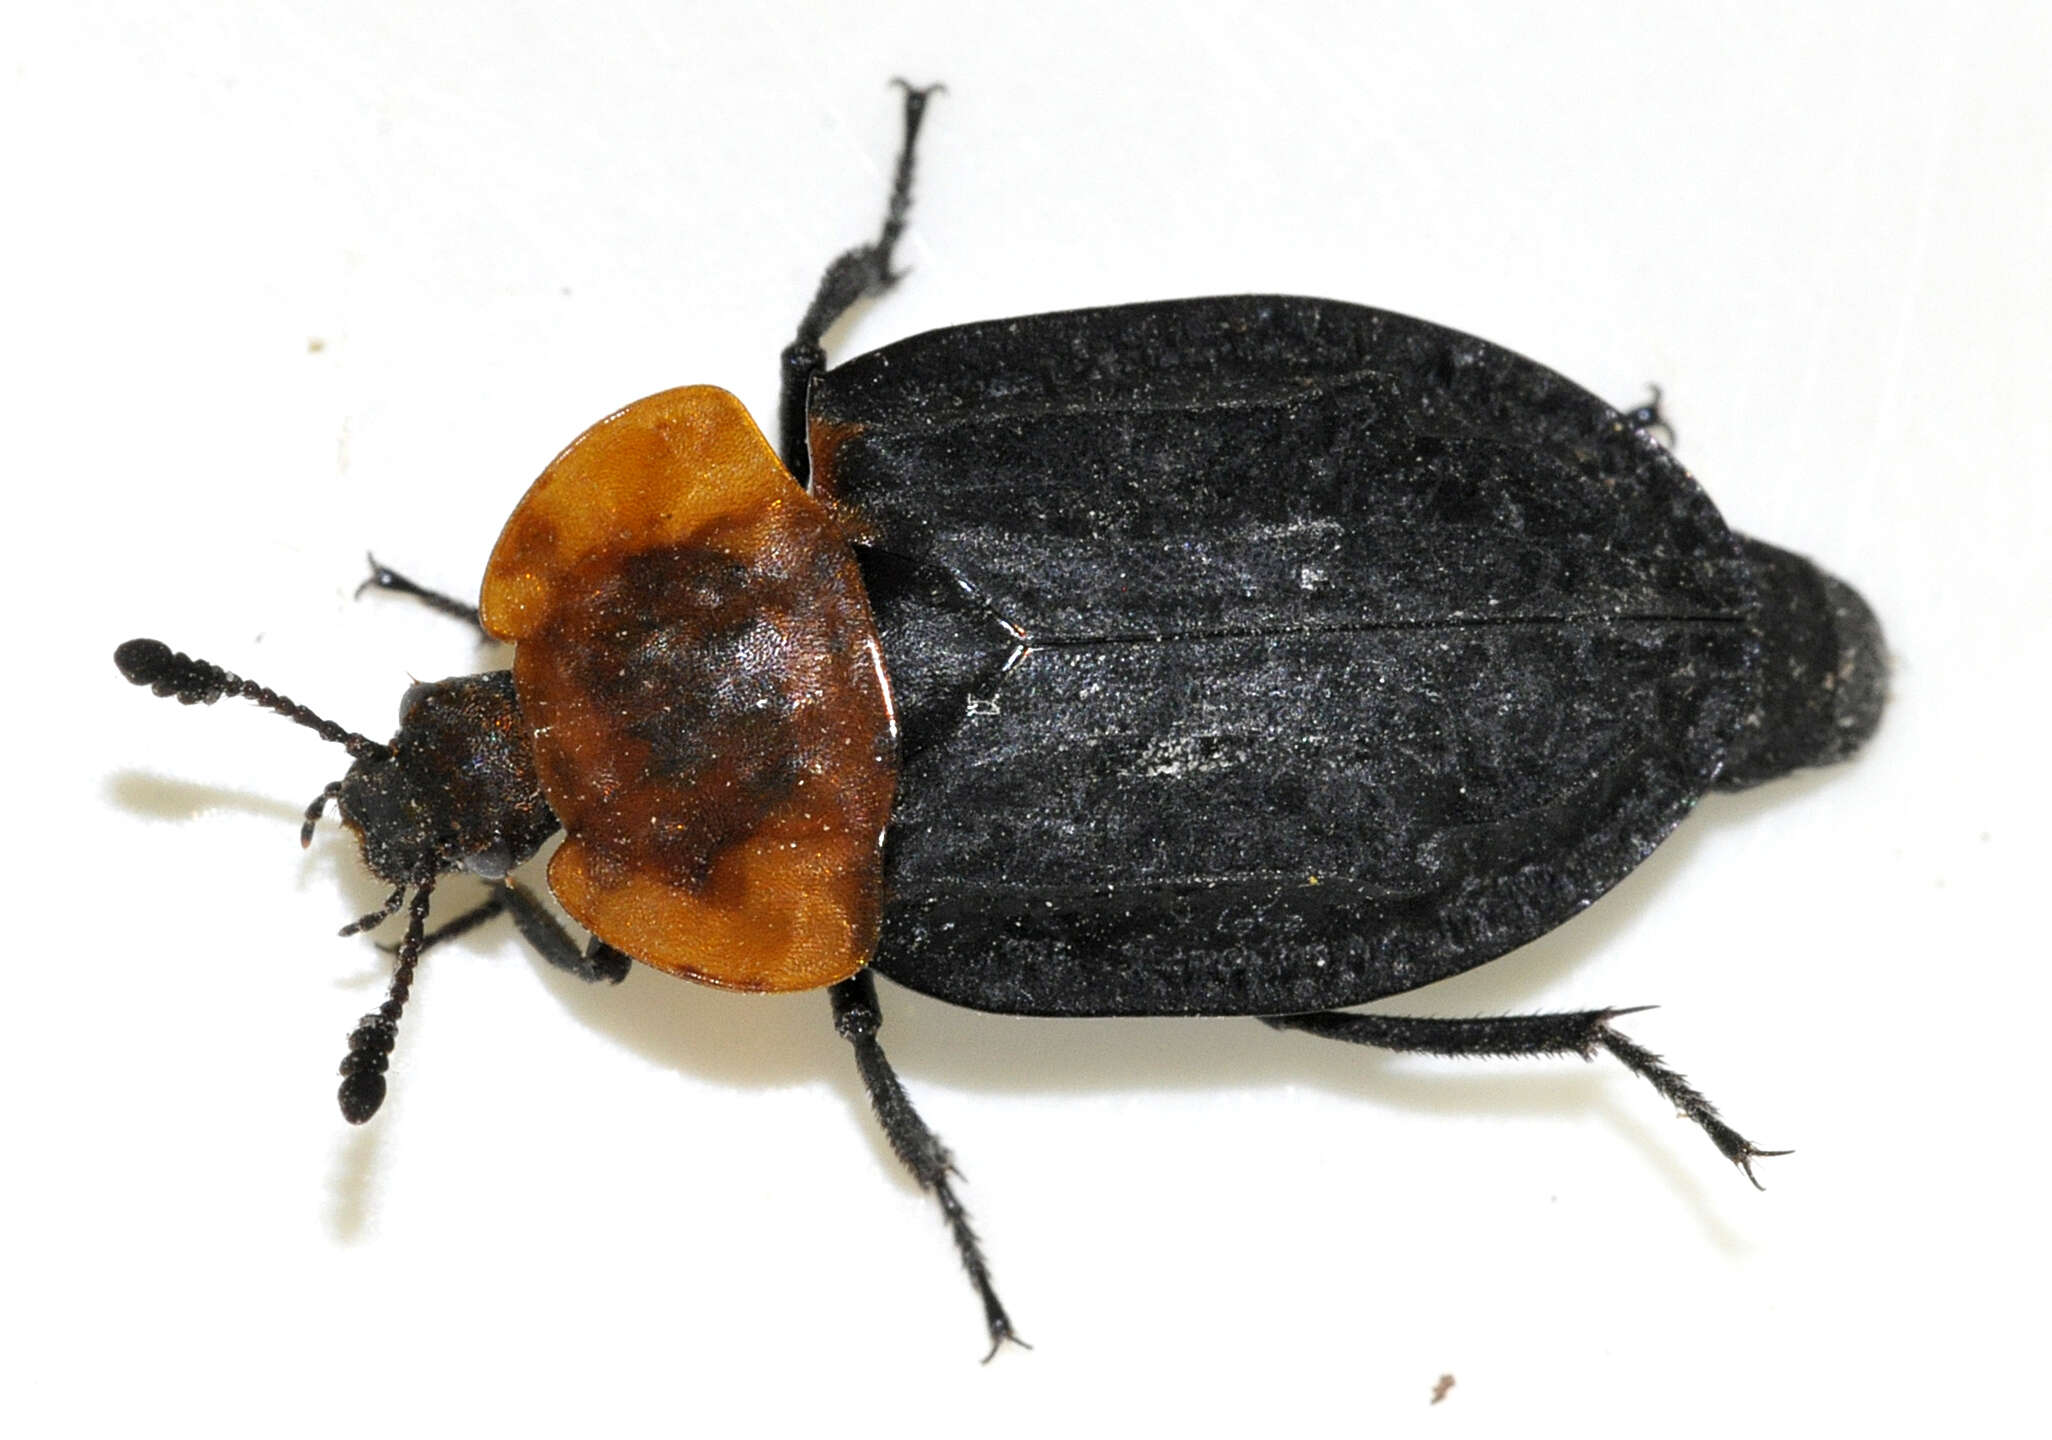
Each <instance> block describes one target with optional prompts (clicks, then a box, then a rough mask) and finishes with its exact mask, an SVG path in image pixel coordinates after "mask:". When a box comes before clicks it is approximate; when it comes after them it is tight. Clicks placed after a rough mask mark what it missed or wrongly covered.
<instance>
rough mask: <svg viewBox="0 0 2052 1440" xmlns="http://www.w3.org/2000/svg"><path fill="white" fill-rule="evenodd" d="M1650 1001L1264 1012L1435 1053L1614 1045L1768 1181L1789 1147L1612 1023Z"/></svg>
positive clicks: (1724, 1148)
mask: <svg viewBox="0 0 2052 1440" xmlns="http://www.w3.org/2000/svg"><path fill="white" fill-rule="evenodd" d="M1651 1008H1653V1007H1651V1006H1650V1005H1638V1006H1631V1007H1629V1008H1617V1009H1609V1010H1575V1011H1569V1012H1566V1013H1564V1014H1555V1015H1493V1016H1487V1017H1482V1018H1478V1019H1469V1020H1447V1019H1439V1018H1435V1017H1431V1016H1424V1015H1369V1014H1359V1013H1355V1012H1347V1011H1337V1010H1325V1011H1318V1012H1315V1013H1312V1014H1308V1015H1273V1016H1265V1017H1263V1018H1264V1021H1265V1023H1266V1024H1268V1025H1271V1026H1273V1027H1274V1028H1276V1029H1278V1030H1302V1031H1305V1032H1306V1033H1308V1034H1312V1035H1322V1036H1324V1037H1325V1038H1326V1039H1328V1040H1344V1041H1346V1042H1348V1043H1349V1044H1353V1045H1373V1046H1375V1047H1377V1048H1378V1049H1383V1050H1408V1051H1413V1052H1421V1053H1425V1054H1431V1055H1453V1056H1468V1055H1506V1056H1510V1055H1570V1054H1572V1055H1580V1056H1582V1058H1584V1059H1591V1058H1593V1057H1594V1055H1595V1052H1596V1051H1598V1050H1607V1051H1609V1052H1610V1053H1611V1054H1612V1055H1614V1056H1616V1057H1617V1059H1618V1061H1619V1062H1620V1063H1621V1064H1623V1066H1624V1067H1625V1068H1626V1069H1627V1070H1630V1071H1631V1072H1632V1073H1633V1074H1634V1075H1637V1076H1639V1077H1640V1078H1641V1079H1642V1080H1644V1081H1646V1082H1647V1083H1648V1084H1649V1085H1651V1086H1652V1087H1653V1088H1654V1089H1655V1090H1658V1091H1659V1092H1660V1093H1661V1094H1662V1095H1664V1096H1666V1097H1667V1099H1668V1100H1669V1101H1671V1102H1672V1103H1673V1105H1674V1107H1675V1109H1677V1110H1679V1111H1680V1112H1681V1113H1682V1114H1683V1115H1685V1116H1687V1117H1688V1118H1689V1119H1691V1120H1693V1121H1695V1122H1696V1124H1698V1125H1700V1126H1701V1127H1702V1128H1703V1132H1704V1133H1705V1134H1707V1135H1708V1136H1709V1137H1710V1140H1711V1143H1713V1144H1714V1145H1716V1146H1717V1148H1718V1150H1719V1151H1720V1152H1721V1153H1722V1154H1723V1155H1724V1158H1725V1159H1727V1160H1729V1161H1731V1162H1732V1163H1733V1164H1734V1165H1736V1166H1738V1167H1739V1169H1741V1170H1743V1171H1745V1174H1746V1178H1747V1179H1748V1180H1751V1181H1752V1182H1753V1186H1754V1188H1755V1189H1764V1188H1765V1187H1764V1186H1762V1185H1761V1184H1760V1182H1759V1180H1758V1179H1757V1178H1755V1176H1754V1175H1753V1167H1752V1161H1753V1160H1754V1159H1756V1158H1758V1157H1760V1156H1763V1155H1786V1154H1788V1153H1789V1152H1788V1151H1786V1150H1762V1149H1761V1148H1760V1147H1759V1146H1757V1145H1755V1144H1753V1143H1752V1141H1750V1140H1748V1139H1746V1137H1745V1136H1743V1135H1741V1134H1739V1133H1738V1131H1736V1130H1734V1129H1732V1128H1731V1126H1729V1125H1727V1124H1726V1123H1725V1121H1724V1117H1723V1116H1721V1115H1719V1114H1718V1113H1717V1107H1716V1106H1714V1105H1712V1104H1711V1103H1710V1102H1709V1100H1707V1099H1706V1098H1704V1096H1703V1093H1702V1092H1701V1091H1699V1090H1697V1089H1696V1088H1695V1086H1693V1085H1691V1084H1689V1082H1688V1081H1686V1080H1684V1079H1683V1078H1682V1077H1681V1076H1680V1075H1679V1074H1677V1073H1676V1072H1675V1071H1673V1070H1670V1069H1669V1068H1668V1067H1667V1065H1666V1063H1665V1062H1663V1061H1662V1060H1661V1058H1660V1057H1659V1056H1658V1055H1655V1054H1654V1053H1653V1052H1652V1051H1650V1050H1648V1049H1646V1048H1645V1047H1643V1046H1641V1045H1639V1044H1637V1043H1635V1042H1634V1041H1632V1040H1629V1039H1627V1038H1626V1037H1625V1036H1623V1035H1621V1034H1619V1033H1618V1032H1617V1031H1616V1030H1614V1029H1612V1028H1611V1026H1610V1022H1611V1021H1612V1020H1614V1019H1616V1018H1617V1017H1618V1016H1620V1015H1633V1014H1637V1013H1638V1012H1639V1011H1641V1010H1650V1009H1651Z"/></svg>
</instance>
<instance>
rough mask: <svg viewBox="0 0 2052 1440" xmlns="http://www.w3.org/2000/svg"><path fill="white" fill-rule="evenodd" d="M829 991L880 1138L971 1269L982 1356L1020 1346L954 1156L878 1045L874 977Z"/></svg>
mask: <svg viewBox="0 0 2052 1440" xmlns="http://www.w3.org/2000/svg"><path fill="white" fill-rule="evenodd" d="M828 994H829V995H830V996H831V998H832V1000H833V1004H834V1029H835V1030H837V1031H839V1032H840V1034H841V1037H842V1038H843V1039H845V1040H846V1041H847V1042H848V1043H849V1044H851V1045H853V1046H854V1047H855V1068H856V1069H857V1070H859V1071H861V1072H862V1084H863V1088H864V1089H866V1090H868V1092H869V1104H870V1108H872V1109H873V1110H875V1111H876V1118H877V1121H878V1122H879V1123H880V1124H881V1125H882V1126H883V1131H884V1138H885V1139H887V1140H889V1141H890V1142H891V1149H892V1151H893V1152H895V1153H896V1155H897V1157H898V1159H899V1160H901V1161H902V1162H904V1166H905V1168H906V1169H907V1170H909V1171H911V1172H912V1178H913V1179H914V1180H916V1181H918V1182H919V1188H920V1189H922V1190H925V1191H927V1192H928V1193H929V1194H931V1195H932V1196H933V1198H934V1199H935V1200H937V1201H939V1202H940V1208H941V1214H942V1215H944V1216H946V1217H947V1222H948V1229H949V1230H950V1231H951V1232H952V1233H953V1234H954V1237H955V1249H956V1251H957V1252H958V1253H960V1255H961V1257H962V1268H963V1269H964V1270H966V1271H967V1272H968V1273H969V1283H970V1284H971V1285H973V1286H975V1287H976V1296H977V1298H978V1299H979V1300H981V1301H982V1302H983V1323H984V1324H985V1325H986V1326H987V1327H989V1330H990V1354H989V1355H985V1356H984V1357H983V1358H984V1360H985V1361H986V1362H988V1361H989V1359H990V1357H991V1355H995V1354H997V1352H998V1350H999V1348H1000V1347H1001V1346H1003V1345H1004V1343H1005V1342H1006V1341H1007V1340H1009V1341H1011V1342H1012V1343H1013V1344H1015V1345H1024V1344H1025V1343H1026V1342H1025V1341H1024V1340H1021V1339H1020V1338H1019V1337H1018V1335H1017V1334H1016V1333H1015V1332H1014V1331H1013V1329H1012V1317H1011V1316H1009V1315H1007V1314H1006V1313H1005V1307H1004V1305H1003V1304H1002V1303H1001V1302H1000V1301H999V1300H998V1297H997V1291H996V1290H994V1289H992V1288H991V1283H990V1266H989V1265H987V1264H986V1263H985V1262H984V1259H983V1247H982V1246H981V1245H980V1244H978V1243H977V1239H976V1231H975V1230H974V1229H972V1228H971V1227H970V1224H969V1212H968V1211H967V1210H965V1209H963V1208H962V1202H961V1201H960V1200H958V1199H956V1198H955V1189H954V1186H953V1185H952V1184H951V1183H950V1180H949V1177H950V1176H953V1175H955V1174H956V1170H955V1162H954V1158H953V1157H952V1156H950V1155H949V1154H948V1147H947V1146H945V1145H943V1144H941V1142H940V1137H939V1136H938V1135H935V1134H934V1133H933V1131H931V1130H929V1129H927V1128H926V1122H925V1121H924V1120H921V1119H920V1118H919V1112H917V1111H916V1110H914V1109H913V1108H912V1101H911V1100H910V1099H909V1098H907V1096H906V1094H905V1087H904V1086H903V1085H901V1084H900V1083H898V1075H897V1072H896V1071H894V1070H893V1069H891V1062H890V1061H888V1060H886V1059H885V1058H884V1052H883V1047H882V1046H881V1045H879V1044H877V1041H876V1032H877V1029H878V1027H880V1026H881V1025H882V1024H883V1011H882V1010H881V1009H880V1008H879V1007H878V1005H877V1002H876V981H875V980H873V979H871V978H870V974H869V972H868V971H867V970H863V971H860V972H858V973H857V974H856V975H855V977H854V978H853V979H851V980H843V981H842V982H841V983H840V984H838V985H836V986H834V987H833V989H832V990H831V991H829V992H828Z"/></svg>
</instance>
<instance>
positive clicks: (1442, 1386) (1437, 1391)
mask: <svg viewBox="0 0 2052 1440" xmlns="http://www.w3.org/2000/svg"><path fill="white" fill-rule="evenodd" d="M1453 1387H1454V1378H1453V1376H1451V1375H1442V1376H1440V1377H1439V1379H1438V1380H1437V1381H1436V1382H1435V1383H1434V1384H1433V1386H1432V1403H1433V1404H1434V1405H1437V1404H1438V1403H1439V1402H1440V1401H1442V1400H1444V1399H1445V1398H1446V1392H1447V1391H1449V1390H1451V1389H1453Z"/></svg>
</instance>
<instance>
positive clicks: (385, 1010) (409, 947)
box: [335, 880, 435, 1125]
mask: <svg viewBox="0 0 2052 1440" xmlns="http://www.w3.org/2000/svg"><path fill="white" fill-rule="evenodd" d="M434 889H435V883H434V881H432V880H429V881H427V882H426V883H425V884H423V885H422V886H421V887H420V888H419V889H418V890H416V891H414V892H413V903H412V904H411V905H409V906H408V907H407V911H406V938H405V939H403V940H401V941H400V942H399V964H398V966H397V968H396V969H394V970H393V971H392V988H391V989H389V990H387V991H386V992H385V1003H384V1004H382V1005H380V1006H379V1007H378V1008H377V1009H376V1010H373V1011H372V1012H371V1013H370V1014H368V1015H366V1016H364V1017H363V1019H361V1020H359V1021H358V1022H357V1024H356V1028H355V1029H354V1030H352V1031H350V1032H349V1053H348V1054H347V1055H344V1056H343V1057H342V1087H341V1089H340V1090H338V1091H337V1092H336V1094H335V1098H336V1099H337V1100H338V1101H340V1102H341V1105H342V1118H343V1119H344V1120H347V1121H348V1122H349V1123H350V1124H352V1125H361V1124H362V1123H363V1122H364V1121H366V1120H368V1119H370V1118H371V1116H373V1115H375V1114H377V1113H378V1107H379V1106H380V1105H382V1104H384V1103H385V1070H386V1068H387V1067H388V1066H389V1065H390V1064H391V1061H392V1047H393V1045H395V1044H396V1043H398V1039H399V1017H400V1015H401V1014H403V1013H404V1012H405V1010H406V997H407V996H408V995H409V994H410V993H412V990H413V968H414V966H416V965H418V964H419V963H420V952H421V947H422V940H423V937H424V936H425V935H426V933H427V917H428V897H429V896H430V895H432V894H433V893H434Z"/></svg>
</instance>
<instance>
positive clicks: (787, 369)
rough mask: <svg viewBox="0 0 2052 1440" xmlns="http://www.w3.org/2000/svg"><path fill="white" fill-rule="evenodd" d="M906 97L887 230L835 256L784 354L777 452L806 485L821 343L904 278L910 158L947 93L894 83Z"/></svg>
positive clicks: (885, 221) (822, 356)
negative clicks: (902, 242)
mask: <svg viewBox="0 0 2052 1440" xmlns="http://www.w3.org/2000/svg"><path fill="white" fill-rule="evenodd" d="M893 83H894V84H896V85H898V86H899V87H900V88H902V89H903V90H904V92H905V138H904V140H903V141H902V142H901V143H900V144H899V146H898V165H897V169H896V171H895V172H894V173H893V174H892V177H891V195H890V200H889V201H888V203H886V205H885V206H884V218H883V228H882V229H881V230H879V231H878V232H877V236H876V239H874V240H872V241H870V242H869V243H868V244H867V245H858V246H856V247H855V248H854V249H853V250H849V251H846V252H844V253H842V254H841V255H839V256H837V257H836V258H835V260H834V263H833V264H831V265H829V266H827V268H826V274H824V275H822V276H821V277H820V280H819V289H818V290H817V291H816V292H814V294H813V297H812V304H811V305H809V306H808V307H806V311H805V317H804V318H803V319H802V320H800V321H799V322H798V336H797V338H796V339H794V340H793V341H792V342H791V343H790V344H789V345H788V346H786V347H785V348H784V357H783V370H784V374H783V387H782V396H781V398H780V399H779V401H778V403H777V450H778V453H779V454H780V455H781V456H782V457H783V461H784V468H785V469H787V470H789V471H790V472H791V475H792V477H793V478H794V479H796V480H797V481H798V483H799V484H800V485H803V484H804V483H805V481H806V479H807V477H808V476H809V475H810V474H811V472H812V462H811V457H810V456H808V455H807V454H806V450H805V393H806V391H807V389H809V388H810V386H811V384H812V377H813V376H815V375H817V374H818V373H819V372H820V371H822V370H824V369H826V350H825V349H824V348H823V345H822V342H823V341H824V339H825V338H826V332H827V331H829V330H831V329H832V328H833V325H834V322H835V321H836V320H838V319H840V318H841V316H842V315H844V314H846V313H847V310H848V307H849V306H851V305H853V304H854V303H855V302H856V301H857V300H861V299H863V298H865V297H867V296H874V295H881V294H883V293H884V291H886V290H888V289H890V288H891V287H892V286H893V285H895V284H897V283H898V281H899V279H900V278H901V277H902V274H903V272H902V271H898V270H893V269H892V268H891V256H892V253H893V252H894V251H895V250H896V249H897V245H898V237H899V236H900V235H902V234H903V233H904V232H905V216H906V214H907V213H908V212H910V210H911V208H912V152H913V148H914V147H915V146H916V145H917V144H918V143H919V125H920V122H921V121H922V120H924V119H925V118H926V99H927V97H928V96H929V95H931V94H933V93H934V91H936V90H939V89H942V88H944V87H942V86H939V85H928V86H926V87H924V88H923V89H922V88H921V87H919V86H917V85H909V84H906V82H905V81H903V80H898V81H894V82H893Z"/></svg>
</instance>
